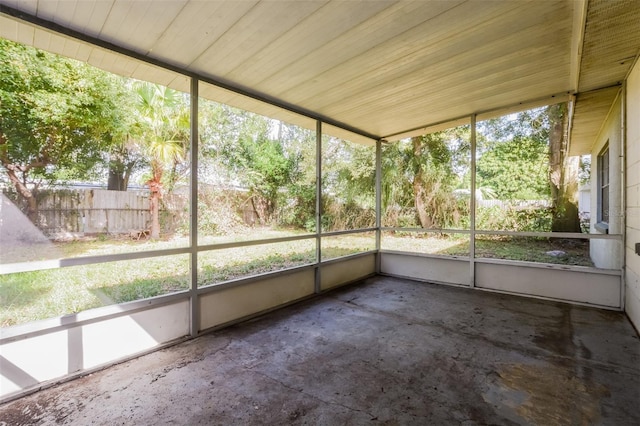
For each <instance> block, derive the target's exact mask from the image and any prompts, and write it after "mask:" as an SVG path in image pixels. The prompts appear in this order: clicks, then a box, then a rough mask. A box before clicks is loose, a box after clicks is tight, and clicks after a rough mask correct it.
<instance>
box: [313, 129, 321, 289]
mask: <svg viewBox="0 0 640 426" xmlns="http://www.w3.org/2000/svg"><path fill="white" fill-rule="evenodd" d="M321 234H322V121H320V120H317V121H316V274H315V292H316V293H320V288H321V286H320V278H321V277H320V265H321V263H322V237H321V236H320V235H321Z"/></svg>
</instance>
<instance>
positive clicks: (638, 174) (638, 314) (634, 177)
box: [625, 62, 640, 330]
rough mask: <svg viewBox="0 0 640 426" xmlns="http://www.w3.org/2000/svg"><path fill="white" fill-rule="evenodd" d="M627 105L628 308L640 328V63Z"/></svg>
mask: <svg viewBox="0 0 640 426" xmlns="http://www.w3.org/2000/svg"><path fill="white" fill-rule="evenodd" d="M626 107H627V108H626V116H627V119H626V130H627V132H626V133H627V141H626V147H627V148H626V150H627V152H626V154H627V155H626V170H625V172H626V178H627V181H626V231H627V235H626V244H625V246H626V247H625V265H626V266H625V311H626V312H627V315H628V316H629V318H630V319H631V321H632V322H633V324H634V325H635V327H636V329H637V330H640V256H638V255H637V254H635V244H636V243H640V62H636V65H635V66H634V68H633V70H632V71H631V74H630V75H629V78H628V79H627V92H626Z"/></svg>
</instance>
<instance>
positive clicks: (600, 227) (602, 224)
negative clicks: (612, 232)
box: [594, 222, 609, 234]
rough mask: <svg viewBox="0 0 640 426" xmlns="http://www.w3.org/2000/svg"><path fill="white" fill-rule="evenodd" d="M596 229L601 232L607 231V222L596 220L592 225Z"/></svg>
mask: <svg viewBox="0 0 640 426" xmlns="http://www.w3.org/2000/svg"><path fill="white" fill-rule="evenodd" d="M594 227H595V228H596V231H598V232H601V233H603V234H608V233H609V224H608V223H606V222H598V223H596V224H595V225H594Z"/></svg>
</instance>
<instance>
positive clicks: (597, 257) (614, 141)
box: [591, 96, 623, 269]
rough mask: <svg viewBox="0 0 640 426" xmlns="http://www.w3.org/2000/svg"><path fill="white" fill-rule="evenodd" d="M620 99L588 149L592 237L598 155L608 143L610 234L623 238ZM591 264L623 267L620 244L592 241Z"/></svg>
mask: <svg viewBox="0 0 640 426" xmlns="http://www.w3.org/2000/svg"><path fill="white" fill-rule="evenodd" d="M621 102H622V97H621V96H618V97H617V98H616V100H615V101H614V104H613V106H612V108H611V111H610V112H609V115H608V117H607V120H606V121H605V123H604V125H603V126H602V129H601V130H600V133H599V134H598V137H597V139H596V142H595V144H594V145H593V146H592V147H591V184H592V186H593V188H592V191H591V233H592V234H599V233H602V232H601V231H598V230H597V229H596V228H595V225H596V222H597V221H598V188H597V185H598V173H599V170H598V154H600V153H601V151H602V149H603V148H604V146H605V145H606V144H607V142H608V143H609V234H622V227H623V214H622V207H621V206H622V186H621V185H622V180H621V177H622V174H621V171H622V162H621V146H622V107H621ZM591 260H593V263H594V264H595V266H596V267H597V268H604V269H619V268H621V267H622V244H621V242H620V241H618V240H591Z"/></svg>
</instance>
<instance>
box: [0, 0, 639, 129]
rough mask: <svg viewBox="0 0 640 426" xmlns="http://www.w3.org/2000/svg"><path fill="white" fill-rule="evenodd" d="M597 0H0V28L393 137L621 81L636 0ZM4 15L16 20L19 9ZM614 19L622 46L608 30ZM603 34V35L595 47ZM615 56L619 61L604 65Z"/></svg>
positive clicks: (111, 64)
mask: <svg viewBox="0 0 640 426" xmlns="http://www.w3.org/2000/svg"><path fill="white" fill-rule="evenodd" d="M609 3H610V2H608V1H603V0H591V1H589V2H588V7H587V3H585V1H573V0H558V1H537V0H534V1H512V0H496V1H491V0H488V1H487V0H482V1H478V0H470V1H463V0H448V1H424V0H418V1H391V0H376V1H353V0H351V1H344V0H342V1H340V0H334V1H327V0H310V1H296V0H292V1H280V0H278V1H269V0H261V1H259V0H244V1H237V0H232V1H189V0H146V1H134V0H96V1H82V0H0V7H4V9H0V12H4V13H0V36H1V37H5V38H9V39H12V40H17V41H20V42H23V43H27V44H31V45H34V46H36V47H39V48H42V49H46V50H49V51H53V52H56V53H61V54H64V55H67V56H70V57H73V58H76V59H79V60H82V61H87V62H89V63H91V64H93V65H96V66H98V67H101V68H104V69H106V70H109V71H112V72H116V73H118V74H122V75H125V76H131V77H135V78H139V79H144V80H150V81H153V82H157V83H160V84H164V85H168V86H170V87H173V88H176V89H180V90H184V91H187V90H188V88H189V79H188V78H186V77H185V76H183V75H180V74H177V73H175V72H172V71H167V70H164V69H161V68H158V67H156V66H152V65H149V64H143V63H141V62H139V61H137V60H134V59H131V58H129V57H127V56H124V55H121V54H118V53H114V52H112V51H109V50H107V49H104V48H102V47H97V46H93V45H90V44H88V43H86V42H84V41H79V40H76V39H73V38H70V37H67V36H64V35H61V34H59V33H55V32H53V31H51V30H50V29H48V28H45V27H47V26H48V27H51V25H46V22H51V23H53V24H56V25H59V26H61V27H64V28H68V29H71V30H73V31H77V32H79V33H81V34H84V35H86V36H89V37H92V38H95V39H97V40H100V41H104V42H108V43H112V44H113V45H116V46H119V47H121V48H124V49H128V50H130V51H133V52H136V53H137V54H138V55H142V56H144V57H148V58H151V59H154V60H159V61H162V62H164V63H168V64H171V65H172V66H175V67H177V68H179V69H182V70H185V71H187V72H190V73H195V74H197V75H200V76H203V77H206V78H210V79H212V80H215V81H219V82H222V83H224V84H228V85H229V86H232V87H236V88H239V89H242V90H245V91H247V92H250V93H253V94H257V95H260V96H261V97H263V98H265V99H271V100H276V101H278V102H279V103H280V104H281V105H289V106H293V107H294V109H299V110H301V111H305V112H311V113H312V116H316V117H323V118H328V119H330V120H331V121H332V122H333V123H334V124H341V123H343V124H345V125H346V126H345V127H348V128H351V129H356V130H360V131H361V133H363V134H366V135H368V136H370V137H375V138H387V139H391V140H393V139H394V138H396V139H397V138H398V137H399V136H400V135H402V136H405V137H406V136H407V135H411V134H416V133H420V132H421V131H422V129H424V128H428V127H429V126H431V127H433V125H437V124H438V123H442V122H447V121H450V120H455V119H458V118H460V117H463V116H466V115H469V114H472V113H485V115H486V113H487V112H490V111H493V110H496V111H497V110H500V111H502V112H504V111H506V110H508V109H509V108H512V109H519V108H520V109H521V108H523V107H526V106H527V105H530V104H539V103H541V102H542V103H545V102H549V103H551V102H554V101H558V100H565V99H568V96H569V95H570V94H574V93H577V92H579V90H585V91H591V90H594V89H598V88H601V87H607V86H610V85H612V84H615V83H616V82H617V81H620V80H621V78H624V75H625V73H626V71H627V70H628V69H629V67H630V65H631V63H632V59H630V58H633V57H635V55H636V54H637V52H638V46H639V42H638V40H636V39H637V37H638V33H640V32H639V31H637V28H636V27H637V22H638V21H633V19H634V17H635V18H638V17H640V15H638V9H640V7H638V5H640V2H638V1H636V0H630V1H621V2H615V3H616V5H618V7H617V8H610V7H608V6H606V5H607V4H609ZM9 8H10V9H9ZM603 9H604V10H605V11H603ZM16 11H18V12H19V13H24V14H27V15H28V16H27V17H26V18H25V19H21V17H20V16H17V15H18V13H16ZM619 15H623V16H624V18H623V19H622V18H621V20H620V21H619V22H618V21H616V22H617V23H619V24H622V25H623V26H624V29H623V30H619V31H618V32H619V33H621V34H622V33H624V34H623V35H624V36H626V38H625V40H630V45H627V46H620V45H619V43H618V41H617V38H616V37H619V36H620V34H618V33H616V31H615V30H614V31H613V32H611V31H610V30H608V29H607V28H608V25H609V23H610V22H611V19H615V18H616V17H617V16H619ZM23 18H24V17H23ZM34 18H35V19H34ZM45 21H46V22H45ZM585 22H586V25H585ZM43 23H44V24H45V27H43V26H38V25H36V24H43ZM585 29H586V33H585ZM634 30H635V32H634ZM601 33H605V34H601ZM614 33H615V34H614ZM610 36H613V39H609V38H608V37H610ZM603 37H604V39H605V40H606V41H607V43H608V44H605V45H602V44H601V42H602V39H603ZM583 41H584V49H581V47H582V46H583ZM622 58H626V59H625V61H626V62H625V64H623V65H619V66H618V65H616V66H615V67H614V68H615V72H613V71H611V72H610V68H611V64H612V63H613V62H615V63H617V62H620V59H622ZM612 61H613V62H612ZM616 61H617V62H616ZM614 74H615V75H614ZM200 94H201V96H204V97H207V98H210V99H214V100H217V101H220V102H225V103H228V104H231V105H234V106H238V107H242V108H245V109H248V110H252V111H255V112H258V113H263V114H265V115H268V116H271V117H274V118H281V119H285V120H287V121H290V122H293V123H294V124H300V125H303V126H305V127H312V126H313V121H312V120H309V119H308V118H306V117H300V116H297V115H296V114H292V113H291V112H290V111H285V110H283V109H280V108H275V107H273V106H272V105H269V104H266V103H264V102H260V101H256V100H254V99H251V98H248V97H245V96H241V95H238V94H237V93H234V92H233V91H230V90H226V89H221V88H218V87H215V86H214V85H203V86H202V87H201V92H200ZM331 129H332V131H333V132H334V133H335V135H336V136H340V137H346V138H349V139H352V140H356V141H358V140H359V141H366V140H368V138H366V137H362V136H357V135H354V134H353V133H349V132H345V131H341V130H340V129H339V127H336V126H332V127H331Z"/></svg>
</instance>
